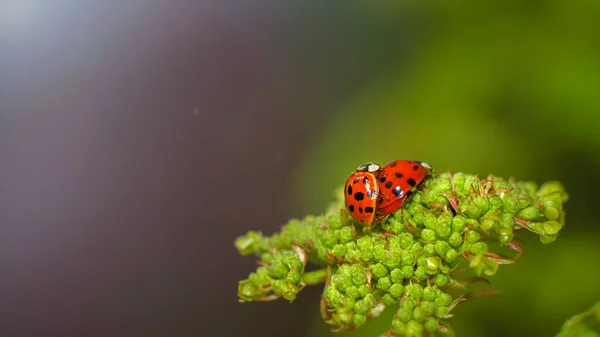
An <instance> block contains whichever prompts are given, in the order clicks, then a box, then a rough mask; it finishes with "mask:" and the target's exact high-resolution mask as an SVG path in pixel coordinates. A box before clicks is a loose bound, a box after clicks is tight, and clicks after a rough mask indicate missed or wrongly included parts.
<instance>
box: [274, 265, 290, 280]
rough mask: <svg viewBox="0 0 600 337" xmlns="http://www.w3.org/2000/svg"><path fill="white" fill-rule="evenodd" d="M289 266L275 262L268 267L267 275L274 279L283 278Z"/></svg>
mask: <svg viewBox="0 0 600 337" xmlns="http://www.w3.org/2000/svg"><path fill="white" fill-rule="evenodd" d="M289 271H290V268H289V267H288V266H287V265H285V264H284V263H282V262H275V263H273V265H272V266H271V268H270V269H269V276H271V277H272V278H274V279H283V278H285V277H286V276H287V274H288V273H289Z"/></svg>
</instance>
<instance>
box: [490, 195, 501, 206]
mask: <svg viewBox="0 0 600 337" xmlns="http://www.w3.org/2000/svg"><path fill="white" fill-rule="evenodd" d="M489 200H490V206H491V207H492V208H500V207H502V199H500V197H499V196H497V195H493V196H491V197H490V199H489Z"/></svg>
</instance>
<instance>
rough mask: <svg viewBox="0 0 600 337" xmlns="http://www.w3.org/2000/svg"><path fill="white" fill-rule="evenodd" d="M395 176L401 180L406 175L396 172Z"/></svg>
mask: <svg viewBox="0 0 600 337" xmlns="http://www.w3.org/2000/svg"><path fill="white" fill-rule="evenodd" d="M394 175H395V176H396V178H398V179H400V178H402V177H404V174H402V173H400V172H396V173H394Z"/></svg>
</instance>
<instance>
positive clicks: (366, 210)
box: [365, 206, 373, 213]
mask: <svg viewBox="0 0 600 337" xmlns="http://www.w3.org/2000/svg"><path fill="white" fill-rule="evenodd" d="M365 213H373V207H371V206H367V207H365Z"/></svg>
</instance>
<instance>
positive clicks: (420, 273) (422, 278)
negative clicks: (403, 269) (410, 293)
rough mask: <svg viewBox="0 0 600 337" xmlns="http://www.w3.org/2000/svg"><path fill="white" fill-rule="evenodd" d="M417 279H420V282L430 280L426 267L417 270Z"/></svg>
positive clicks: (419, 267)
mask: <svg viewBox="0 0 600 337" xmlns="http://www.w3.org/2000/svg"><path fill="white" fill-rule="evenodd" d="M415 277H416V278H417V279H419V281H425V280H427V279H428V278H429V275H427V271H426V270H425V267H423V266H418V267H417V269H415Z"/></svg>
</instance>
